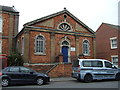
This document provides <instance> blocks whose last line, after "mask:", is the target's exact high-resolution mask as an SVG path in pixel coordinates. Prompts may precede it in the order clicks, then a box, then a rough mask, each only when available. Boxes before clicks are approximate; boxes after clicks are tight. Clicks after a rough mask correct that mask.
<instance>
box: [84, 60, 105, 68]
mask: <svg viewBox="0 0 120 90" xmlns="http://www.w3.org/2000/svg"><path fill="white" fill-rule="evenodd" d="M83 66H84V67H103V63H102V61H83Z"/></svg>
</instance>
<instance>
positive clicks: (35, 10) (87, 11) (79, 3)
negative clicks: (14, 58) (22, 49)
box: [0, 0, 120, 31]
mask: <svg viewBox="0 0 120 90" xmlns="http://www.w3.org/2000/svg"><path fill="white" fill-rule="evenodd" d="M119 1H120V0H0V5H4V6H15V8H16V9H17V11H19V12H20V13H19V15H20V16H19V31H20V30H22V28H23V25H24V24H25V23H27V22H30V21H33V20H36V19H39V18H41V17H44V16H47V15H50V14H53V13H56V12H59V11H62V10H63V9H64V7H66V9H67V10H68V11H69V12H71V13H72V14H73V15H74V16H76V17H77V18H78V19H79V20H81V21H82V22H83V23H84V24H86V25H87V26H88V27H90V28H91V29H92V30H93V31H96V30H97V29H98V28H99V26H100V25H101V24H102V23H109V24H113V25H118V2H119Z"/></svg>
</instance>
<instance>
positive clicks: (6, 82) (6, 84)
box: [1, 78, 9, 87]
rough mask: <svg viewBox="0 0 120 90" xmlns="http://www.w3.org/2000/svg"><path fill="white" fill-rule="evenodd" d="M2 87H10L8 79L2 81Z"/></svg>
mask: <svg viewBox="0 0 120 90" xmlns="http://www.w3.org/2000/svg"><path fill="white" fill-rule="evenodd" d="M1 85H2V86H3V87H7V86H8V85H9V79H8V78H3V79H2V81H1Z"/></svg>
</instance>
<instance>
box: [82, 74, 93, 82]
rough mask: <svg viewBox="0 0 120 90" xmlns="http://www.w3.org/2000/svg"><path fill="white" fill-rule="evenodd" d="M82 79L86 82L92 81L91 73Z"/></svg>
mask: <svg viewBox="0 0 120 90" xmlns="http://www.w3.org/2000/svg"><path fill="white" fill-rule="evenodd" d="M84 81H85V82H86V83H89V82H92V81H93V77H92V75H90V74H87V75H85V77H84Z"/></svg>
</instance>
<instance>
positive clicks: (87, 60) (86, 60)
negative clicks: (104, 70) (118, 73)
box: [78, 59, 108, 61]
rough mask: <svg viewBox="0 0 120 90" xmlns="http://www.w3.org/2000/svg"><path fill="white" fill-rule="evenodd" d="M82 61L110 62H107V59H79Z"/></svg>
mask: <svg viewBox="0 0 120 90" xmlns="http://www.w3.org/2000/svg"><path fill="white" fill-rule="evenodd" d="M78 60H80V61H108V60H105V59H78Z"/></svg>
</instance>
